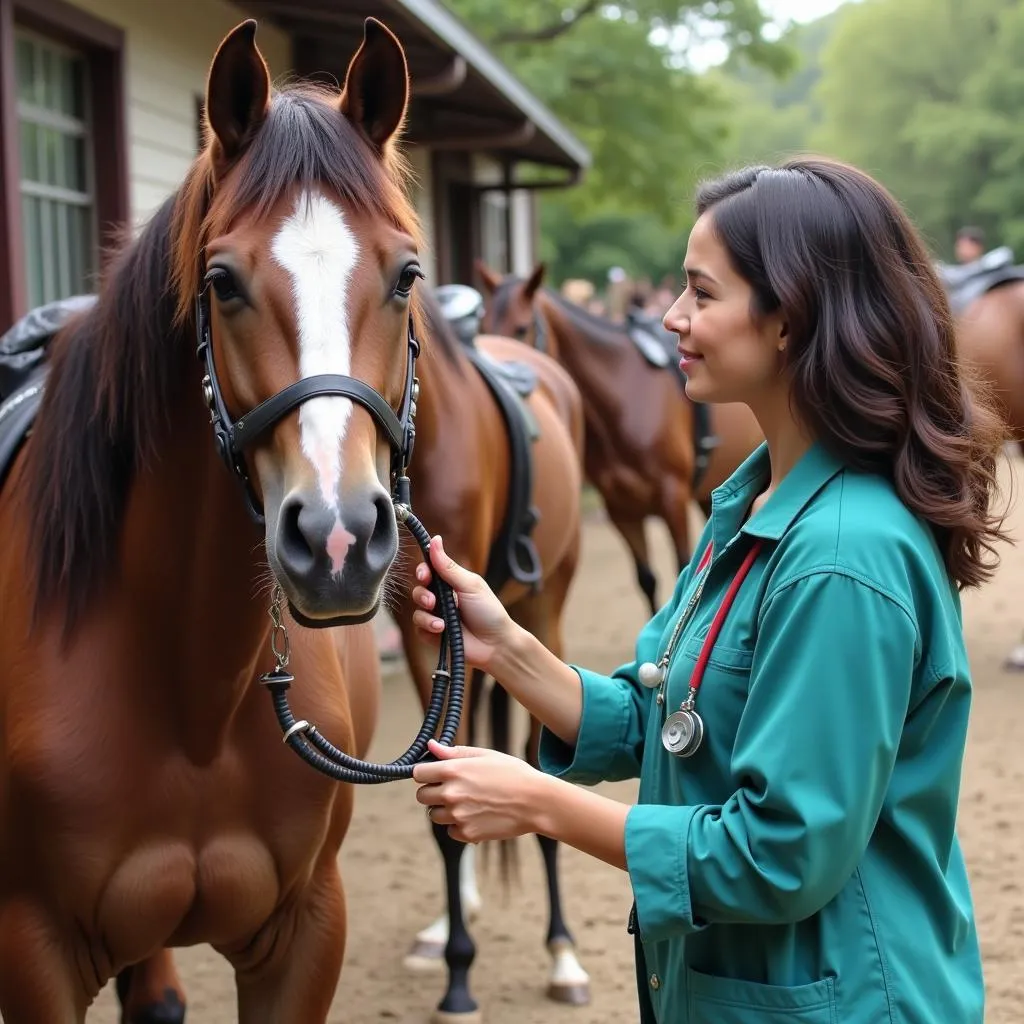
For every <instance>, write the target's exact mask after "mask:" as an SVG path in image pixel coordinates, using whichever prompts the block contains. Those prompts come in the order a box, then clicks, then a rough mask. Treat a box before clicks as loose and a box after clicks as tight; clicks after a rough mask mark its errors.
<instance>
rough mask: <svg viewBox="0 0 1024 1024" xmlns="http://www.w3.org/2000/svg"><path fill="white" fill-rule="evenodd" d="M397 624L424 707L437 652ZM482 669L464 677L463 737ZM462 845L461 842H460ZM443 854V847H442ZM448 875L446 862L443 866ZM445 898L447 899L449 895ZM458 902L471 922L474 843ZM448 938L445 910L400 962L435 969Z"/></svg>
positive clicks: (402, 622)
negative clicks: (465, 689) (468, 676)
mask: <svg viewBox="0 0 1024 1024" xmlns="http://www.w3.org/2000/svg"><path fill="white" fill-rule="evenodd" d="M398 623H399V628H400V629H401V630H402V639H403V642H404V645H405V656H406V661H407V662H408V665H409V672H410V674H411V675H412V679H413V683H414V684H415V685H416V692H417V693H418V694H419V698H420V705H421V706H422V707H423V708H424V709H425V708H426V707H427V704H428V703H429V701H430V688H431V672H432V671H433V668H434V664H435V662H436V655H435V654H434V652H433V651H431V650H430V649H429V648H427V647H425V646H424V645H423V644H421V643H420V642H419V639H418V637H417V636H416V634H415V631H414V629H413V627H412V625H411V623H410V621H409V616H408V615H407V614H401V615H399V617H398ZM482 680H483V673H481V672H479V671H477V670H474V671H473V673H472V675H471V677H470V679H469V680H468V681H467V690H468V692H467V693H466V704H465V708H466V710H465V713H464V714H463V721H462V726H461V728H460V730H459V732H460V737H459V739H460V742H461V741H462V737H463V736H464V735H465V734H466V733H467V732H468V730H469V721H468V717H469V710H470V708H471V707H472V704H473V702H474V701H475V699H476V697H477V695H478V694H479V688H480V684H481V682H482ZM460 846H461V844H460ZM441 853H442V855H443V854H444V849H443V848H442V849H441ZM445 877H447V865H446V866H445ZM448 902H450V897H449V900H448ZM459 904H460V906H461V908H462V914H463V916H464V920H465V921H466V922H472V921H473V920H474V919H475V918H476V916H477V914H478V913H479V912H480V907H481V904H482V900H481V898H480V890H479V888H478V887H477V882H476V856H475V851H474V848H473V847H467V848H466V849H465V852H464V853H463V855H462V857H461V860H460V868H459ZM447 942H448V914H447V912H444V913H442V914H441V915H440V916H439V917H437V918H435V919H434V920H433V921H432V922H431V923H430V924H429V925H427V927H426V928H424V929H423V930H422V931H420V932H418V933H417V934H416V937H415V939H414V940H413V944H412V946H411V947H410V949H409V952H408V953H406V955H405V957H404V958H403V960H402V966H403V967H405V969H406V970H408V971H413V972H415V973H417V974H425V973H430V974H432V973H434V972H435V971H439V970H441V968H442V965H443V964H444V950H445V945H446V943H447Z"/></svg>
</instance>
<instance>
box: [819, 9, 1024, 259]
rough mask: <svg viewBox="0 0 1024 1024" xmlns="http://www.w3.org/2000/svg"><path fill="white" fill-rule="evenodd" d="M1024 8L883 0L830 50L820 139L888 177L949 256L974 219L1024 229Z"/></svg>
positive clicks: (1014, 233)
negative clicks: (1020, 122) (1023, 177)
mask: <svg viewBox="0 0 1024 1024" xmlns="http://www.w3.org/2000/svg"><path fill="white" fill-rule="evenodd" d="M1022 16H1024V13H1022V9H1021V4H1020V2H1019V0H971V2H970V3H964V2H963V0H874V2H866V3H861V4H856V5H851V6H850V7H849V8H848V9H847V10H846V11H844V17H843V18H842V19H841V20H840V21H839V23H838V24H837V26H836V31H835V32H834V34H833V35H832V37H831V39H830V40H829V42H828V44H827V46H826V48H825V51H824V53H823V55H822V65H823V74H822V78H821V81H820V83H819V86H818V89H817V99H818V101H819V102H820V105H821V110H822V115H823V116H822V122H821V126H820V128H819V129H818V130H817V132H816V133H814V135H813V136H812V141H813V142H814V144H815V145H816V146H817V148H820V149H822V150H825V151H827V152H830V153H832V154H834V155H835V156H837V157H840V158H843V159H847V160H850V161H851V162H853V163H855V164H857V165H858V166H860V167H862V168H864V170H866V171H868V172H870V173H872V174H874V175H876V176H877V177H878V178H879V179H880V180H881V181H883V182H884V183H885V184H886V185H887V186H888V187H889V188H890V189H891V190H892V191H893V192H894V193H895V194H896V196H897V197H898V198H899V199H900V200H901V201H902V202H903V204H904V205H905V206H906V207H907V208H908V209H909V211H910V212H911V214H912V215H913V217H914V219H915V220H916V222H917V224H918V225H919V227H920V228H921V229H922V231H923V232H924V234H925V236H926V238H927V239H928V240H929V242H930V243H931V244H932V246H933V248H934V249H935V250H936V251H937V252H938V253H940V254H941V255H944V256H947V257H948V256H949V254H950V251H951V248H952V241H953V236H954V234H955V232H956V229H957V228H958V227H959V226H961V225H962V224H963V223H964V222H967V221H980V222H981V224H982V226H983V227H986V228H987V229H988V231H989V233H990V235H991V238H992V241H993V242H996V241H1000V240H1003V239H1018V240H1024V227H1022V225H1021V223H1020V218H1021V217H1022V215H1024V206H1022V204H1021V195H1020V186H1019V184H1018V182H1019V178H1020V166H1021V157H1022V151H1021V137H1020V129H1019V127H1018V126H1016V125H1015V124H1014V121H1015V120H1016V116H1017V111H1018V110H1019V109H1020V100H1021V99H1022V98H1024V84H1022V78H1021V74H1022V73H1021V69H1020V53H1021V52H1022V51H1021V45H1022V43H1024V35H1022V32H1024V29H1022V25H1024V22H1022ZM1018 244H1019V242H1018Z"/></svg>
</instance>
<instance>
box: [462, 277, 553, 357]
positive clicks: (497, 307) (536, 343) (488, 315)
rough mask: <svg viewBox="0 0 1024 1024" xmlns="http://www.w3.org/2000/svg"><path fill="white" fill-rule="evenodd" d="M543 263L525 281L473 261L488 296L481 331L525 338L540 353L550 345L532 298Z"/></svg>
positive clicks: (536, 290)
mask: <svg viewBox="0 0 1024 1024" xmlns="http://www.w3.org/2000/svg"><path fill="white" fill-rule="evenodd" d="M545 270H546V268H545V266H544V264H543V263H538V264H537V266H535V267H534V268H533V271H532V272H531V274H530V276H529V277H528V278H526V279H525V280H524V279H523V278H520V277H516V276H515V275H514V274H509V275H507V276H505V277H502V276H501V275H500V274H498V273H496V272H495V271H493V270H491V268H490V267H488V266H487V264H486V263H484V262H483V260H477V261H476V272H477V274H478V275H479V276H480V280H481V282H482V283H483V288H484V293H485V295H486V299H487V305H486V309H485V311H484V317H483V322H482V324H481V330H482V331H483V333H484V334H500V335H502V336H503V337H506V338H516V339H518V340H519V341H525V342H526V343H527V344H528V345H530V346H531V347H532V348H536V349H540V350H541V351H542V352H543V351H546V350H547V349H548V347H549V344H548V338H547V332H546V331H545V329H544V322H543V319H542V317H541V314H540V311H539V310H538V309H537V307H536V305H535V302H534V300H535V298H536V296H537V293H538V292H539V291H540V287H541V285H542V284H543V283H544V274H545Z"/></svg>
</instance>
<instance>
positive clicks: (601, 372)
mask: <svg viewBox="0 0 1024 1024" xmlns="http://www.w3.org/2000/svg"><path fill="white" fill-rule="evenodd" d="M537 302H538V311H539V312H540V315H541V316H542V317H544V320H545V322H546V324H547V330H548V335H549V336H550V337H551V338H553V339H554V346H555V351H556V352H557V353H558V356H557V358H558V360H559V362H560V363H562V365H563V366H564V367H565V368H566V369H567V370H568V371H569V375H570V376H571V377H572V379H573V380H574V381H575V383H576V386H577V387H578V388H579V389H580V392H581V393H582V395H583V399H584V411H585V413H586V415H587V417H588V419H589V418H591V417H592V416H594V415H597V414H598V413H601V412H602V410H606V409H608V408H611V407H613V406H615V405H617V404H618V403H619V399H620V398H621V396H622V395H623V394H625V393H626V391H624V384H625V383H626V380H625V379H624V376H625V375H627V374H628V367H627V366H624V365H623V360H624V358H626V357H628V349H627V347H626V346H624V345H623V346H617V345H614V344H607V345H603V344H595V343H593V342H591V341H589V340H588V338H587V335H586V333H585V332H584V331H583V330H582V329H581V328H580V327H579V326H578V325H577V324H575V323H573V322H572V320H571V318H570V317H569V315H568V314H567V313H566V311H565V310H564V309H562V308H561V307H560V306H559V305H558V304H557V303H555V302H553V301H551V300H550V299H549V298H547V296H545V295H544V294H543V293H540V294H539V295H538V297H537Z"/></svg>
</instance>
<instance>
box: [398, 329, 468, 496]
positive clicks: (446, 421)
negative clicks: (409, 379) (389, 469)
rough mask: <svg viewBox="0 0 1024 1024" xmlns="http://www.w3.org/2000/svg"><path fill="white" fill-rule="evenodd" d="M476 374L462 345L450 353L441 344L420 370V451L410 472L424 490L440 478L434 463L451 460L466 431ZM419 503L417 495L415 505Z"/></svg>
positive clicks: (418, 370) (443, 475)
mask: <svg viewBox="0 0 1024 1024" xmlns="http://www.w3.org/2000/svg"><path fill="white" fill-rule="evenodd" d="M473 373H475V371H474V369H473V365H472V363H470V361H469V359H468V357H467V356H466V355H464V354H463V352H462V351H461V349H460V348H459V347H458V346H456V347H455V348H454V349H453V351H452V352H451V353H450V354H449V353H446V352H442V351H441V350H440V343H438V344H437V346H436V347H432V348H431V349H430V350H429V351H428V352H427V353H426V354H425V355H424V357H423V358H422V359H420V361H419V363H418V365H417V367H416V374H417V376H418V378H419V381H420V397H419V399H418V400H417V402H416V450H415V453H414V455H413V460H412V464H411V465H410V470H409V471H410V475H411V478H412V480H413V481H414V483H416V482H417V481H422V483H421V484H420V487H421V488H422V487H423V486H426V485H427V484H428V481H430V480H433V479H434V478H435V475H436V474H435V473H433V472H431V467H430V466H429V462H430V460H431V459H433V458H436V457H440V458H445V459H447V458H449V457H450V456H451V453H452V451H453V448H452V445H453V444H457V443H458V442H457V439H458V437H459V436H460V435H461V434H462V432H463V430H464V429H465V426H466V420H467V416H468V411H469V409H470V408H472V403H471V402H467V401H466V399H465V388H466V386H467V381H468V380H470V379H471V376H472V374H473ZM451 470H452V467H451V466H449V467H448V468H447V469H446V470H444V471H443V472H442V473H441V475H440V478H441V479H445V478H446V477H447V476H448V475H449V474H450V472H451ZM416 501H417V497H416V494H414V495H413V503H414V504H415V503H416Z"/></svg>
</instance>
